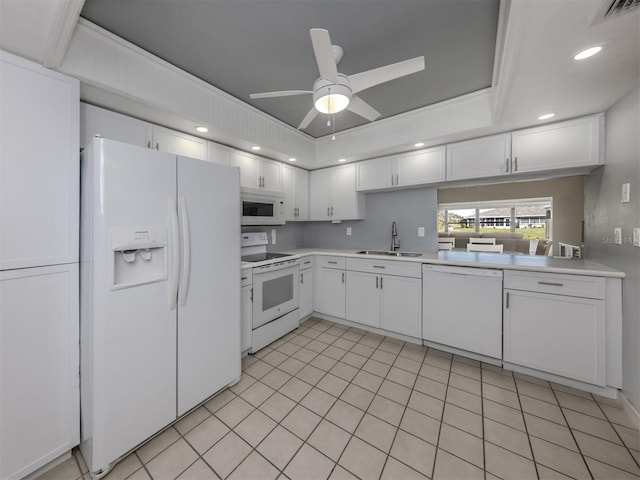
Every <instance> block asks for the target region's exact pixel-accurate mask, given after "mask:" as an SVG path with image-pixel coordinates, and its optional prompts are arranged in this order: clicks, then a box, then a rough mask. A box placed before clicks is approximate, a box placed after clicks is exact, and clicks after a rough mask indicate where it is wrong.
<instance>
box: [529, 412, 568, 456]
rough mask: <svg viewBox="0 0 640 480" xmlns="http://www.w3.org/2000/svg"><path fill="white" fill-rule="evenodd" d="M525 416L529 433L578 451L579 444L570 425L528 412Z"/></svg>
mask: <svg viewBox="0 0 640 480" xmlns="http://www.w3.org/2000/svg"><path fill="white" fill-rule="evenodd" d="M524 418H525V421H526V423H527V430H528V432H529V435H532V436H534V437H538V438H542V439H543V440H546V441H548V442H552V443H555V444H556V445H560V446H562V447H565V448H568V449H569V450H573V451H574V452H578V446H577V445H576V442H575V441H574V440H573V436H572V435H571V430H569V428H568V427H565V426H563V425H559V424H557V423H555V422H550V421H549V420H545V419H544V418H540V417H535V416H533V415H529V414H528V413H525V414H524Z"/></svg>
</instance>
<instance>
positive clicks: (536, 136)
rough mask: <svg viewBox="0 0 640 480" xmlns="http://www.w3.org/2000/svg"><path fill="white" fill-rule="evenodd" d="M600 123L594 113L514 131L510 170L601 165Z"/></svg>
mask: <svg viewBox="0 0 640 480" xmlns="http://www.w3.org/2000/svg"><path fill="white" fill-rule="evenodd" d="M603 126H604V117H603V116H602V115H596V116H592V117H586V118H579V119H577V120H571V121H568V122H561V123H552V124H549V125H543V126H541V127H536V128H528V129H526V130H519V131H516V132H513V133H512V142H513V144H512V149H513V168H512V171H513V173H526V172H539V171H545V170H556V169H561V168H572V167H583V166H594V165H600V164H602V163H603V154H602V147H603V141H602V136H603V134H604V128H603Z"/></svg>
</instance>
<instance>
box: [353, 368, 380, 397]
mask: <svg viewBox="0 0 640 480" xmlns="http://www.w3.org/2000/svg"><path fill="white" fill-rule="evenodd" d="M382 380H383V379H382V377H379V376H377V375H373V374H372V373H369V372H365V371H363V370H360V371H359V372H358V374H357V375H356V376H355V377H353V380H352V383H355V384H356V385H358V386H360V387H362V388H365V389H367V390H369V391H370V392H373V393H375V392H377V391H378V388H380V385H381V384H382Z"/></svg>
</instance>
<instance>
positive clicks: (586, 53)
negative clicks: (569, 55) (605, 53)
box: [573, 45, 602, 60]
mask: <svg viewBox="0 0 640 480" xmlns="http://www.w3.org/2000/svg"><path fill="white" fill-rule="evenodd" d="M600 50H602V45H597V46H595V47H589V48H586V49H584V50H582V51H581V52H578V53H576V54H575V55H574V57H573V59H574V60H584V59H585V58H589V57H593V56H594V55H595V54H596V53H598V52H600Z"/></svg>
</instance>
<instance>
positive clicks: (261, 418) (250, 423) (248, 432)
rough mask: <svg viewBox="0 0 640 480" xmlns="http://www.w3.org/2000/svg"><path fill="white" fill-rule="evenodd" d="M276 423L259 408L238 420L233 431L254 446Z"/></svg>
mask: <svg viewBox="0 0 640 480" xmlns="http://www.w3.org/2000/svg"><path fill="white" fill-rule="evenodd" d="M275 426H276V423H275V422H274V421H273V420H271V419H270V418H269V417H267V416H266V415H265V414H264V413H262V412H261V411H259V410H254V411H253V412H252V413H251V414H250V415H249V416H248V417H247V418H245V419H244V420H243V421H242V422H240V423H239V424H238V425H237V426H236V427H235V428H234V431H235V432H236V433H237V434H238V435H240V437H242V439H243V440H244V441H245V442H247V443H249V444H250V445H251V446H253V447H255V446H256V445H258V444H259V443H260V442H261V441H262V439H263V438H264V437H266V436H267V435H268V434H269V432H271V430H273V428H274V427H275Z"/></svg>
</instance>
